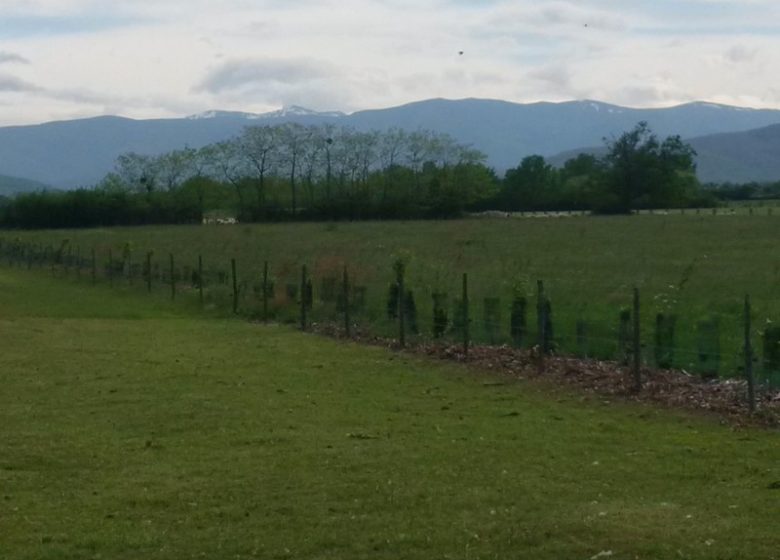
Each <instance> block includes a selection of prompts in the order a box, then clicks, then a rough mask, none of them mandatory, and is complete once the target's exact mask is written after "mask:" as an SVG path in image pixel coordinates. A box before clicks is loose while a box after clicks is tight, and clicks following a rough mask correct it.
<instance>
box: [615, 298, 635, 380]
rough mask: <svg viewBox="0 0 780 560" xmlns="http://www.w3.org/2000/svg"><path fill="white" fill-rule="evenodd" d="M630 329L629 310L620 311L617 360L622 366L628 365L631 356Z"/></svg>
mask: <svg viewBox="0 0 780 560" xmlns="http://www.w3.org/2000/svg"><path fill="white" fill-rule="evenodd" d="M632 330H633V329H632V328H631V310H630V309H621V310H620V316H619V322H618V340H617V345H618V348H617V360H618V362H619V363H620V364H622V365H624V366H625V365H628V362H629V360H630V359H631V356H632V354H633V348H632V345H633V341H632V336H631V335H632Z"/></svg>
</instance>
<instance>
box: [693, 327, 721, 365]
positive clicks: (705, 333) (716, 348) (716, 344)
mask: <svg viewBox="0 0 780 560" xmlns="http://www.w3.org/2000/svg"><path fill="white" fill-rule="evenodd" d="M696 339H697V340H696V343H697V344H696V346H697V349H698V358H699V363H698V367H699V370H700V371H701V373H702V375H703V376H704V377H717V376H718V371H719V370H720V324H719V322H718V319H717V318H710V319H704V320H701V321H699V322H698V323H697V324H696Z"/></svg>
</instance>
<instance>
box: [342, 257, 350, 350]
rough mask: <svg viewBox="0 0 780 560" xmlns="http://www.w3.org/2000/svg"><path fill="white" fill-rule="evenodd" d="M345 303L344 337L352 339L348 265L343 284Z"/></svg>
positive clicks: (345, 268) (345, 266)
mask: <svg viewBox="0 0 780 560" xmlns="http://www.w3.org/2000/svg"><path fill="white" fill-rule="evenodd" d="M342 290H343V301H344V336H346V337H347V338H350V336H351V333H350V325H349V275H348V274H347V265H344V281H343V283H342Z"/></svg>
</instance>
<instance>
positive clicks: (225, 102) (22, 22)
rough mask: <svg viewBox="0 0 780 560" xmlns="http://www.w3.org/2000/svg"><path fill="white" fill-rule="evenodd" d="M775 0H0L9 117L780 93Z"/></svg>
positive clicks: (774, 100)
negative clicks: (433, 101) (438, 100)
mask: <svg viewBox="0 0 780 560" xmlns="http://www.w3.org/2000/svg"><path fill="white" fill-rule="evenodd" d="M778 76H780V2H778V0H652V1H645V0H569V1H565V0H550V1H547V0H511V1H508V0H470V1H467V0H383V1H380V0H359V1H358V0H319V1H315V0H187V1H183V0H123V1H121V2H115V1H113V0H100V1H98V0H0V126H7V125H17V124H33V123H40V122H46V121H52V120H64V119H73V118H81V117H91V116H97V115H106V114H113V115H122V116H126V117H131V118H166V117H181V116H186V115H190V114H196V113H200V112H204V111H207V110H213V109H218V110H233V111H247V112H256V113H262V112H267V111H271V110H275V109H279V108H280V107H283V106H289V105H301V106H304V107H307V108H310V109H313V110H320V111H329V110H339V111H344V112H353V111H358V110H363V109H376V108H382V107H391V106H396V105H401V104H404V103H409V102H413V101H419V100H422V99H429V98H435V97H444V98H448V99H463V98H469V97H478V98H490V99H504V100H507V101H514V102H520V103H528V102H535V101H566V100H572V99H595V100H598V101H604V102H607V103H614V104H618V105H624V106H630V107H665V106H671V105H676V104H680V103H685V102H689V101H710V102H714V103H723V104H729V105H738V106H745V107H761V108H764V107H767V108H779V107H780V80H778Z"/></svg>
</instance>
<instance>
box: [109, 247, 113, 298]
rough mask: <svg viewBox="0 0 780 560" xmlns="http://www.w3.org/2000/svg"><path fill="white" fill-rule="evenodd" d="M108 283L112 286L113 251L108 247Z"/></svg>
mask: <svg viewBox="0 0 780 560" xmlns="http://www.w3.org/2000/svg"><path fill="white" fill-rule="evenodd" d="M108 285H109V286H110V287H112V288H113V287H114V253H113V252H112V251H111V248H110V247H109V249H108Z"/></svg>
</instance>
